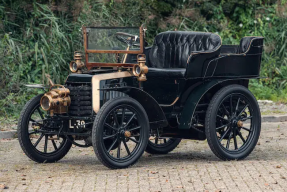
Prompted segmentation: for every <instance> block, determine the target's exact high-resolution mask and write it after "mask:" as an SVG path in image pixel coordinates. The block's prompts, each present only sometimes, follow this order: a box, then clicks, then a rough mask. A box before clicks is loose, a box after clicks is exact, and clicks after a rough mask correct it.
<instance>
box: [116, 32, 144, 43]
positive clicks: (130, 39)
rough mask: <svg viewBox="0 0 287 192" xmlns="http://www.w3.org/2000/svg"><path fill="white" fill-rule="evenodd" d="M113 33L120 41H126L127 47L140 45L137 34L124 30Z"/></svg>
mask: <svg viewBox="0 0 287 192" xmlns="http://www.w3.org/2000/svg"><path fill="white" fill-rule="evenodd" d="M115 35H116V38H117V39H118V40H119V41H120V42H122V43H126V44H127V45H128V46H129V47H132V46H135V47H140V38H139V36H137V35H132V34H129V33H124V32H117V33H116V34H115Z"/></svg>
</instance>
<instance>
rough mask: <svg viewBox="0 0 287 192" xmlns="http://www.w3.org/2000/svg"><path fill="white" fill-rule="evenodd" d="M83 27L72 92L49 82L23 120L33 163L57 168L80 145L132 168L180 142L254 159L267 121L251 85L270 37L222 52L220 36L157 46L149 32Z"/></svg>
mask: <svg viewBox="0 0 287 192" xmlns="http://www.w3.org/2000/svg"><path fill="white" fill-rule="evenodd" d="M82 30H83V37H84V54H81V52H75V54H74V61H72V62H71V63H70V70H71V72H72V73H71V74H70V75H69V76H68V77H67V79H66V81H65V82H64V85H58V84H54V83H53V82H52V80H51V79H49V76H47V78H48V79H49V81H50V88H49V90H47V92H46V93H45V94H41V95H37V96H35V97H34V98H33V99H31V100H30V101H29V102H28V103H27V104H26V105H25V107H24V109H23V111H22V113H21V117H20V119H19V123H18V136H19V142H20V145H21V147H22V149H23V151H24V152H25V154H26V155H27V156H28V157H29V158H30V159H32V160H34V161H36V162H41V163H43V162H46V163H50V162H55V161H58V160H60V159H61V158H63V157H64V156H65V155H66V154H67V153H68V151H69V150H70V148H71V146H72V145H73V144H74V145H76V146H79V147H89V146H93V148H94V151H95V153H96V156H97V157H98V159H99V160H100V161H101V162H102V163H103V164H104V165H105V166H107V167H109V168H125V167H128V166H130V165H133V164H134V163H136V162H137V160H138V159H139V158H140V156H141V155H142V154H143V153H144V151H146V152H148V153H151V154H166V153H168V152H170V151H172V150H173V149H175V148H176V146H177V145H178V144H179V143H180V141H181V139H195V140H205V139H207V141H208V144H209V146H210V148H211V150H212V151H213V153H214V154H215V155H216V156H217V157H219V158H220V159H222V160H235V159H237V160H240V159H244V158H245V157H247V156H248V155H249V154H250V153H251V152H252V150H253V149H254V147H255V146H256V143H257V141H258V138H259V135H260V129H261V117H260V110H259V107H258V104H257V101H256V99H255V97H254V96H253V95H252V93H251V92H250V91H249V90H248V83H249V80H250V79H254V78H259V71H260V63H261V55H262V50H263V37H244V38H242V39H241V41H240V44H239V45H222V41H221V38H220V36H218V35H217V34H213V33H206V32H189V31H167V32H163V33H159V34H158V35H157V36H156V37H155V38H154V42H153V44H152V46H150V47H148V46H147V43H146V41H145V32H146V29H145V28H144V27H143V26H141V27H140V28H124V27H122V28H120V27H115V28H109V27H83V29H82ZM83 56H85V62H83V61H82V57H83ZM27 86H28V87H37V88H43V89H45V86H43V85H27Z"/></svg>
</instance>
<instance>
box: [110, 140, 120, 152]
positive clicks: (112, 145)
mask: <svg viewBox="0 0 287 192" xmlns="http://www.w3.org/2000/svg"><path fill="white" fill-rule="evenodd" d="M117 141H118V139H115V141H114V142H113V143H112V144H111V146H110V148H109V149H108V153H109V152H110V151H111V150H112V148H113V147H114V145H115V144H116V142H117Z"/></svg>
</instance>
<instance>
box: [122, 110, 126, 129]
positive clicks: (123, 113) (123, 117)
mask: <svg viewBox="0 0 287 192" xmlns="http://www.w3.org/2000/svg"><path fill="white" fill-rule="evenodd" d="M125 111H126V108H125V107H124V108H123V109H122V126H123V124H124V120H125Z"/></svg>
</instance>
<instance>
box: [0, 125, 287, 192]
mask: <svg viewBox="0 0 287 192" xmlns="http://www.w3.org/2000/svg"><path fill="white" fill-rule="evenodd" d="M286 157H287V123H272V124H271V123H269V124H263V127H262V133H261V137H260V140H259V143H258V145H257V146H256V148H255V150H254V151H253V153H252V154H251V155H250V156H249V157H248V158H246V160H243V161H229V162H224V161H221V160H219V159H217V158H216V157H215V156H214V155H213V154H212V152H211V151H210V149H209V147H208V144H207V142H206V141H190V140H183V141H182V142H181V144H180V145H179V147H178V148H176V150H174V151H173V152H171V153H170V154H168V155H152V156H151V155H149V154H147V153H145V154H144V156H143V157H142V158H141V159H140V161H139V162H138V163H137V164H136V165H134V166H133V167H131V168H128V169H122V170H109V169H107V168H106V167H104V166H103V165H102V164H101V163H100V162H99V161H98V160H97V159H96V157H95V155H94V152H93V150H92V148H87V149H82V148H78V147H76V148H72V149H71V151H70V152H69V153H68V155H67V156H66V157H65V158H63V160H61V161H59V162H58V163H54V164H38V163H35V162H33V161H31V160H29V159H28V158H27V157H26V156H25V155H24V154H23V152H22V151H21V149H20V146H19V144H18V141H17V140H16V139H14V140H1V141H0V191H1V190H2V191H5V192H6V191H41V192H42V191H119V192H124V191H144V192H145V191H246V192H247V191H287V158H286ZM4 186H6V187H7V188H8V189H1V188H4Z"/></svg>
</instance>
